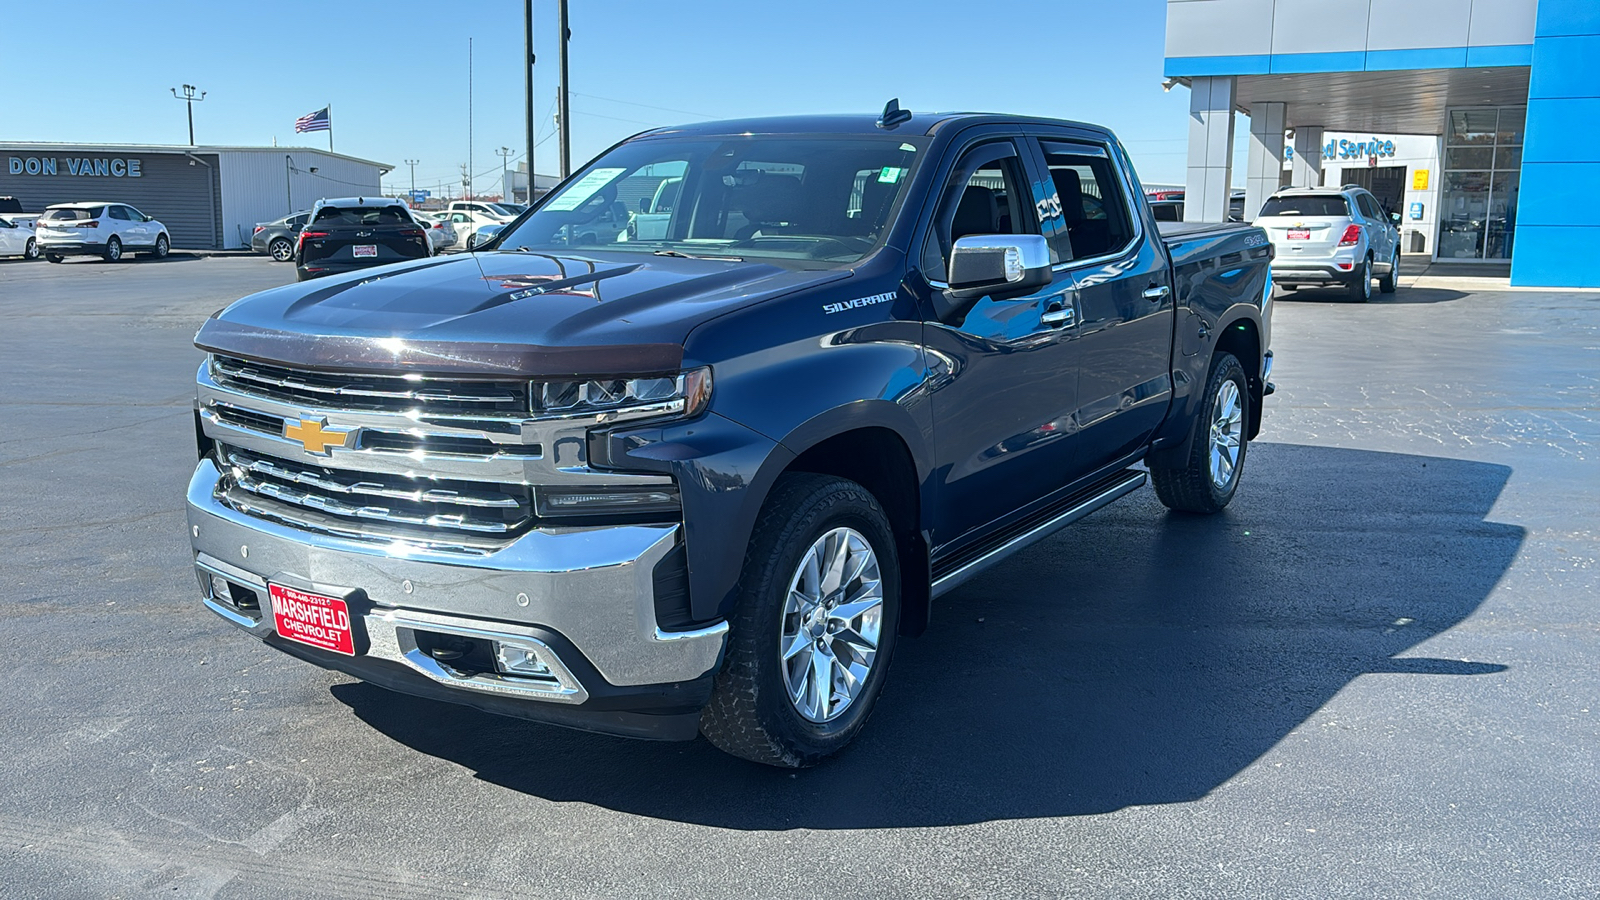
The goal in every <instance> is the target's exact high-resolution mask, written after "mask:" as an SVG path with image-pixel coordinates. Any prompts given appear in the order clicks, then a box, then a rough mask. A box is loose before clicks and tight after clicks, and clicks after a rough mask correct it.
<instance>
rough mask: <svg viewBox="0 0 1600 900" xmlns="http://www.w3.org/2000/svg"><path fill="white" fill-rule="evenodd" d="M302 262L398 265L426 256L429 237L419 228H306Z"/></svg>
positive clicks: (387, 226) (345, 226) (303, 234)
mask: <svg viewBox="0 0 1600 900" xmlns="http://www.w3.org/2000/svg"><path fill="white" fill-rule="evenodd" d="M302 238H303V243H302V244H301V254H302V255H301V259H302V260H303V261H304V262H306V263H313V262H328V263H357V262H360V263H372V264H374V265H377V264H380V263H386V262H400V261H402V260H407V259H420V258H422V257H425V256H427V255H428V234H427V232H425V231H423V230H422V227H421V226H419V225H336V226H333V227H329V228H313V227H307V229H306V230H305V231H304V232H303V233H302Z"/></svg>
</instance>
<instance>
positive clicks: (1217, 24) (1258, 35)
mask: <svg viewBox="0 0 1600 900" xmlns="http://www.w3.org/2000/svg"><path fill="white" fill-rule="evenodd" d="M1272 2H1273V0H1167V56H1169V57H1177V56H1265V55H1266V54H1268V53H1271V52H1272Z"/></svg>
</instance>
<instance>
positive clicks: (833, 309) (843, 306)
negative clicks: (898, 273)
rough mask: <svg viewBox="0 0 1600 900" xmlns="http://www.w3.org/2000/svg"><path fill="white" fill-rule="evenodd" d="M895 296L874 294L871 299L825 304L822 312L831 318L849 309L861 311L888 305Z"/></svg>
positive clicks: (891, 293)
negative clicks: (864, 308)
mask: <svg viewBox="0 0 1600 900" xmlns="http://www.w3.org/2000/svg"><path fill="white" fill-rule="evenodd" d="M894 294H895V292H894V291H889V292H888V293H884V294H873V295H872V296H870V297H857V298H856V299H854V300H846V301H844V302H843V303H824V304H822V311H823V312H824V313H826V314H828V315H830V316H831V315H833V314H834V313H841V312H844V311H845V310H847V309H860V308H861V307H863V306H876V305H877V304H879V303H888V302H889V301H890V300H893V299H894Z"/></svg>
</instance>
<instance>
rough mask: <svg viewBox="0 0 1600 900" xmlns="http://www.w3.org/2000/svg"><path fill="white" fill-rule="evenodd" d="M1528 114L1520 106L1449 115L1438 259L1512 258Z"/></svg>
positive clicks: (1456, 111)
mask: <svg viewBox="0 0 1600 900" xmlns="http://www.w3.org/2000/svg"><path fill="white" fill-rule="evenodd" d="M1527 112H1528V111H1527V110H1526V109H1523V108H1520V107H1519V108H1507V109H1452V110H1450V112H1449V124H1448V126H1447V130H1446V134H1445V149H1444V193H1443V199H1442V201H1441V208H1440V216H1439V243H1438V252H1437V257H1438V258H1439V259H1487V260H1502V261H1503V260H1508V259H1510V258H1511V247H1512V243H1513V238H1514V237H1515V235H1516V228H1517V193H1518V191H1519V189H1520V187H1521V185H1520V184H1519V181H1520V179H1521V173H1522V125H1523V121H1524V120H1525V119H1526V118H1527Z"/></svg>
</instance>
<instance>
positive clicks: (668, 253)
mask: <svg viewBox="0 0 1600 900" xmlns="http://www.w3.org/2000/svg"><path fill="white" fill-rule="evenodd" d="M650 252H651V253H653V254H655V255H656V256H676V257H679V258H680V259H725V260H729V261H731V262H744V257H742V256H700V255H696V254H694V253H685V252H683V251H682V250H652V251H650Z"/></svg>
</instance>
